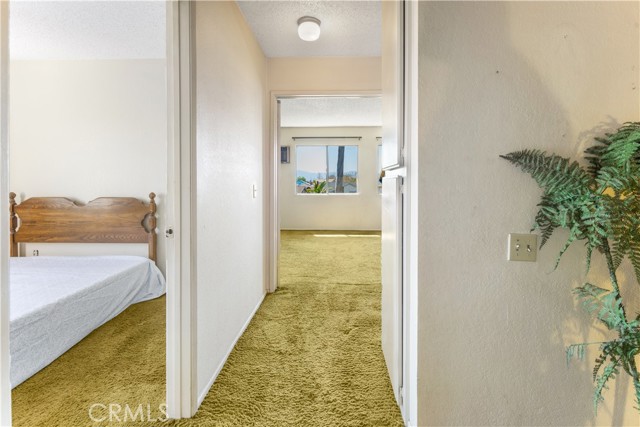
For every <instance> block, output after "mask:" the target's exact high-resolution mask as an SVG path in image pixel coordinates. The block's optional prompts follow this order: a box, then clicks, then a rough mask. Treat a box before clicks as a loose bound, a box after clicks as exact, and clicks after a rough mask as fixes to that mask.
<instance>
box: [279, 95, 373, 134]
mask: <svg viewBox="0 0 640 427" xmlns="http://www.w3.org/2000/svg"><path fill="white" fill-rule="evenodd" d="M280 125H281V126H282V127H330V126H335V127H346V126H382V104H381V100H380V98H379V97H370V98H355V97H315V98H285V99H282V100H281V103H280Z"/></svg>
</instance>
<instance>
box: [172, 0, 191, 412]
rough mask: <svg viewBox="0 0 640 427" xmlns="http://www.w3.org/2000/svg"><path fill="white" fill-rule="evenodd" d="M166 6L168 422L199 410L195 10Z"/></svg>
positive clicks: (187, 4)
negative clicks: (197, 369)
mask: <svg viewBox="0 0 640 427" xmlns="http://www.w3.org/2000/svg"><path fill="white" fill-rule="evenodd" d="M166 5H167V118H168V120H167V212H166V222H165V223H166V224H167V226H166V227H167V229H166V230H165V237H166V239H167V320H166V322H167V324H166V363H167V370H166V399H167V415H168V417H169V418H190V417H192V416H193V415H194V414H195V413H196V411H197V409H198V407H197V405H198V395H197V376H196V375H197V371H196V368H197V365H196V362H197V359H196V356H197V347H196V345H197V343H196V336H197V335H196V332H197V329H196V327H197V322H196V314H197V313H196V309H197V304H196V290H197V288H196V277H197V276H196V243H197V242H196V237H195V233H193V232H192V231H194V230H196V197H195V195H196V156H195V151H196V149H195V146H196V139H195V99H196V98H195V66H194V63H195V62H194V59H195V55H194V44H195V43H194V40H195V36H194V31H195V25H194V24H193V20H194V12H193V9H194V7H193V5H192V3H191V2H190V1H183V0H180V1H171V0H168V1H167V2H166Z"/></svg>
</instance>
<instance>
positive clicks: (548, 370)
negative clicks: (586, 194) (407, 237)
mask: <svg viewBox="0 0 640 427" xmlns="http://www.w3.org/2000/svg"><path fill="white" fill-rule="evenodd" d="M419 9H420V13H419V34H420V36H419V53H420V56H419V71H420V82H419V84H420V89H419V104H420V105H419V117H420V123H419V133H420V147H419V149H420V153H419V161H420V168H421V169H420V180H419V185H420V235H419V239H420V243H419V247H420V250H421V251H422V252H421V253H420V260H421V262H420V266H419V269H420V271H419V282H420V287H419V306H420V307H419V331H420V332H419V341H420V343H419V391H418V392H419V403H420V405H419V418H418V423H419V425H555V426H558V425H567V426H568V425H571V426H574V425H628V426H632V425H634V426H637V425H639V424H640V417H639V416H638V412H637V411H636V410H635V409H633V406H634V402H633V394H632V387H631V384H630V382H629V381H628V380H627V379H626V378H624V376H622V377H621V378H623V379H622V380H621V381H618V382H617V383H616V384H615V385H613V384H612V386H611V389H610V390H608V391H607V392H606V393H605V398H606V402H605V404H604V405H602V406H601V407H600V410H599V412H598V416H597V417H596V416H594V413H593V408H592V391H593V388H592V384H591V369H592V367H593V359H594V357H595V353H594V352H589V353H588V354H587V357H586V361H585V362H573V363H572V364H571V365H570V366H569V367H567V365H566V361H565V355H564V348H565V346H567V345H568V344H571V343H575V342H583V341H588V340H592V341H598V340H601V339H602V338H603V337H604V336H605V335H606V334H605V333H604V331H602V329H601V328H599V327H598V328H595V327H593V325H592V322H591V320H590V318H589V317H588V316H587V315H585V314H584V313H583V311H582V309H581V308H580V307H579V306H578V304H577V303H576V302H575V301H574V299H573V297H572V295H571V292H570V291H571V288H572V287H574V286H577V285H579V284H581V283H582V282H583V281H584V280H585V267H584V255H585V251H584V248H583V247H582V245H581V244H579V243H578V244H576V245H574V246H573V247H572V248H571V249H570V250H569V251H568V252H567V253H566V254H565V256H564V258H563V260H562V262H561V263H560V266H559V268H558V270H556V271H552V270H553V263H554V260H555V257H556V255H557V253H558V251H559V249H560V247H561V245H562V243H563V241H564V239H565V238H566V234H565V233H562V232H561V233H558V235H556V236H555V237H554V238H552V240H551V241H550V242H549V243H548V245H547V247H545V248H544V249H543V250H542V251H541V252H540V253H539V256H538V261H537V262H536V263H515V262H507V261H506V244H507V234H508V233H510V232H525V233H526V232H527V231H528V230H529V228H530V226H531V224H532V222H533V217H534V215H535V212H536V206H535V205H536V203H537V202H538V200H539V196H540V191H539V190H538V188H537V186H536V184H535V182H534V181H533V180H532V179H531V178H530V177H529V176H527V175H524V174H523V173H521V172H520V171H518V170H516V169H515V168H514V167H513V166H511V165H510V164H509V163H507V162H506V161H504V160H501V159H499V158H498V155H499V154H504V153H508V152H510V151H514V150H518V149H522V148H526V147H531V148H539V149H543V150H547V151H549V152H555V153H558V154H561V155H564V156H569V157H573V158H580V157H581V153H582V151H583V149H584V148H585V147H586V146H588V145H590V140H591V138H592V136H593V135H594V134H601V133H602V132H603V129H605V128H606V129H612V128H615V127H616V126H617V125H618V124H620V123H622V122H625V121H631V120H634V121H637V120H638V119H639V101H640V97H639V89H638V65H639V45H638V43H639V42H638V16H639V11H638V3H637V2H627V3H610V2H539V3H538V2H531V3H520V2H492V3H481V2H461V3H458V2H433V3H432V2H421V3H420V5H419ZM603 264H604V263H603V262H602V259H601V257H600V256H598V255H596V256H595V257H594V265H593V267H592V270H591V272H590V274H589V276H588V280H590V281H593V282H597V283H602V282H603V281H604V280H606V274H605V267H604V265H603ZM623 275H624V276H625V278H627V279H633V276H632V275H631V274H630V271H629V270H625V273H624V274H623ZM638 288H639V287H638V285H637V284H635V283H629V282H628V284H627V285H626V286H624V288H623V292H625V293H626V294H627V295H625V298H626V297H629V298H631V299H632V300H633V299H634V298H635V302H636V303H637V302H638V293H639V291H638ZM639 307H640V305H638V304H636V306H635V307H634V309H633V310H632V312H637V311H638V308H639Z"/></svg>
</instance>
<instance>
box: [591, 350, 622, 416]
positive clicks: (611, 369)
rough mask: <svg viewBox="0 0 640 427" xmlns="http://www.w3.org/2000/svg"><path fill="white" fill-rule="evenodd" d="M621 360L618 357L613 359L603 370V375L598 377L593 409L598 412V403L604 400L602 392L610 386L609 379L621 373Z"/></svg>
mask: <svg viewBox="0 0 640 427" xmlns="http://www.w3.org/2000/svg"><path fill="white" fill-rule="evenodd" d="M618 366H619V361H618V359H615V358H614V359H613V360H612V361H611V362H610V363H609V364H608V365H607V366H605V367H604V369H603V370H602V375H600V376H598V377H596V381H595V382H596V389H595V392H594V394H593V410H594V412H595V413H596V414H597V413H598V404H599V403H600V402H602V401H603V400H604V398H603V397H602V393H603V392H604V390H608V389H609V387H608V386H607V383H608V382H609V380H613V379H615V378H616V376H617V375H618V374H619V373H620V369H619V367H618Z"/></svg>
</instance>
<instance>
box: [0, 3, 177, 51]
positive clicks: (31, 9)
mask: <svg viewBox="0 0 640 427" xmlns="http://www.w3.org/2000/svg"><path fill="white" fill-rule="evenodd" d="M0 1H1V0H0ZM165 8H166V5H165V2H164V1H24V0H11V4H10V7H9V43H10V47H9V52H10V56H11V59H138V58H164V57H165V56H166V52H165V27H166V23H165Z"/></svg>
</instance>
